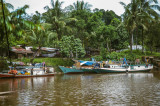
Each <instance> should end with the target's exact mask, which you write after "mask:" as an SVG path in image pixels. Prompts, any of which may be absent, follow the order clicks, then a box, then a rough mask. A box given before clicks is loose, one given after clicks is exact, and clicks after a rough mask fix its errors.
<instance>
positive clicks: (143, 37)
mask: <svg viewBox="0 0 160 106" xmlns="http://www.w3.org/2000/svg"><path fill="white" fill-rule="evenodd" d="M143 46H144V36H143V27H142V53H144V47H143Z"/></svg>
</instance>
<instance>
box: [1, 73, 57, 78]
mask: <svg viewBox="0 0 160 106" xmlns="http://www.w3.org/2000/svg"><path fill="white" fill-rule="evenodd" d="M46 76H54V73H44V74H37V75H14V74H7V73H0V78H26V77H46Z"/></svg>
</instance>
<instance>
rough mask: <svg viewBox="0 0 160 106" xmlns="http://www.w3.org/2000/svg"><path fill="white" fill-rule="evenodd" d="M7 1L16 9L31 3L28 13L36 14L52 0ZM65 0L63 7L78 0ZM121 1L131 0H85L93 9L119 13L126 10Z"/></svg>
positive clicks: (41, 11) (42, 10)
mask: <svg viewBox="0 0 160 106" xmlns="http://www.w3.org/2000/svg"><path fill="white" fill-rule="evenodd" d="M4 1H5V2H7V3H11V4H12V5H13V6H14V8H15V9H17V8H20V7H23V6H24V5H25V4H27V5H29V9H27V13H28V14H34V13H35V11H39V12H40V13H43V12H45V10H44V7H45V6H46V5H49V6H50V2H51V0H4ZM59 1H63V2H64V3H63V5H62V8H64V7H66V6H68V5H70V4H73V3H74V2H76V1H77V0H59ZM120 1H123V2H124V3H126V4H128V3H129V2H130V0H84V2H88V3H89V4H91V5H92V8H91V9H94V8H99V9H104V10H113V11H114V12H115V13H116V14H117V15H121V14H122V13H123V12H124V9H123V7H122V6H121V5H120V4H119V2H120Z"/></svg>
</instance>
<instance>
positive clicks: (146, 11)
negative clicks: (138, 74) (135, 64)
mask: <svg viewBox="0 0 160 106" xmlns="http://www.w3.org/2000/svg"><path fill="white" fill-rule="evenodd" d="M156 10H158V11H160V6H159V5H158V1H157V0H140V4H139V12H140V14H142V16H143V17H141V19H139V20H140V24H141V25H140V26H141V32H142V34H141V36H142V52H144V29H145V26H147V25H148V24H151V23H150V22H152V21H155V20H157V19H158V18H159V14H158V13H157V12H156ZM148 29H149V28H148Z"/></svg>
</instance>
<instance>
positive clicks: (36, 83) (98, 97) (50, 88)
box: [0, 73, 160, 106]
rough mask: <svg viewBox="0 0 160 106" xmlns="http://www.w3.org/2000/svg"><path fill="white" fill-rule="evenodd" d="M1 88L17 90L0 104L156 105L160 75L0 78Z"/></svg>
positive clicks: (56, 105) (158, 102)
mask: <svg viewBox="0 0 160 106" xmlns="http://www.w3.org/2000/svg"><path fill="white" fill-rule="evenodd" d="M0 86H1V87H0V91H3V92H4V91H11V90H12V91H16V92H15V93H14V94H12V95H7V98H1V97H2V96H0V105H20V106H21V105H55V106H61V105H81V106H82V105H84V106H85V105H159V104H160V101H159V100H160V74H159V75H158V74H155V73H128V74H126V73H124V74H78V75H56V76H54V77H37V78H24V79H0Z"/></svg>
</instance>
